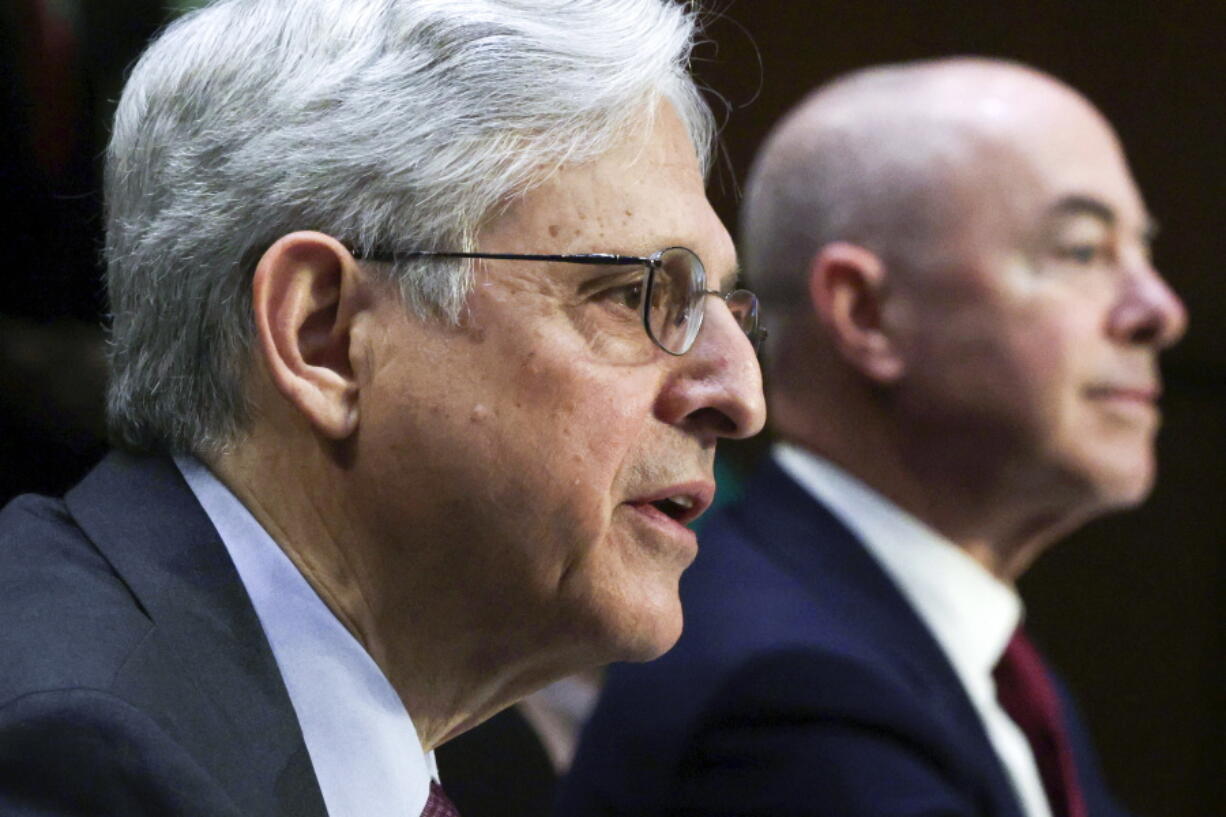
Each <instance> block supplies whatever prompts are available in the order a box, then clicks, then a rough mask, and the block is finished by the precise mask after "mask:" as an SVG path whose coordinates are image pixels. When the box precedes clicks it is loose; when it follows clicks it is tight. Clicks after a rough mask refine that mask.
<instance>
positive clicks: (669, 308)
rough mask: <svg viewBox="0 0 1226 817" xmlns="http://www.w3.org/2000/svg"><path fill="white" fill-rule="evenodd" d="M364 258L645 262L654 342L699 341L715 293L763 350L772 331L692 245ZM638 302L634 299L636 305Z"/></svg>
mask: <svg viewBox="0 0 1226 817" xmlns="http://www.w3.org/2000/svg"><path fill="white" fill-rule="evenodd" d="M354 257H355V258H357V259H359V260H365V261H376V262H380V263H394V262H396V261H405V260H409V259H413V258H476V259H489V260H495V261H552V262H557V263H562V264H590V265H601V266H636V265H640V266H643V267H644V268H645V269H646V270H647V273H646V275H645V276H644V278H643V281H642V282H641V283H640V284H637V288H638V290H637V293H636V292H633V291H632V292H631V293H630V298H635V297H637V298H638V299H639V301H640V303H639V304H638V305H637V308H638V309H639V311H640V313H641V315H642V319H643V328H644V329H645V330H646V331H647V336H648V337H649V338H651V340H652V342H653V343H655V344H656V346H659V347H660V348H661V349H663V350H664V351H665V352H668V353H669V354H670V355H678V356H679V355H684V354H685V353H686V352H688V351H689V350H690V348H691V347H693V345H694V341H695V339H697V337H698V330H700V329H701V328H702V321H703V316H704V315H705V314H706V307H705V304H706V299H707V296H708V295H715V296H716V297H719V298H721V299H723V301H724V303H726V304H727V305H728V309H729V311H731V312H732V317H733V318H734V319H735V320H736V322H737V325H738V326H740V328H741V331H742V332H744V333H745V335H746V337H748V338H749V341H750V343H752V344H753V348H754V351H755V352H757V351H758V349H759V348H760V347H761V345H762V341H763V340H764V339H765V338H766V330H765V329H764V328H763V327H762V326H761V325H760V322H759V317H758V296H756V295H754V294H753V293H752V292H750V291H749V290H747V289H734V290H732V291H731V292H727V293H725V292H720V291H719V290H714V289H707V271H706V268H705V267H703V265H702V261H701V260H700V259H699V258H698V256H697V255H696V254H695V253H694V251H693V250H690V249H688V248H686V247H665V248H664V249H662V250H660V251H659V252H654V253H652V254H651V255H648V256H634V255H617V254H615V253H579V254H568V255H541V254H533V253H490V252H433V251H429V250H413V251H410V252H397V253H391V252H380V251H375V252H371V253H367V254H359V253H354ZM631 305H633V304H631Z"/></svg>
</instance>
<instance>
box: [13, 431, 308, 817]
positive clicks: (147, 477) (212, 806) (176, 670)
mask: <svg viewBox="0 0 1226 817" xmlns="http://www.w3.org/2000/svg"><path fill="white" fill-rule="evenodd" d="M0 621H2V622H4V624H3V627H2V628H0V814H3V815H5V817H10V815H36V814H37V815H40V816H45V815H124V816H125V817H138V816H139V815H150V816H151V817H152V816H153V815H157V817H166V815H176V817H177V816H178V815H193V816H195V815H201V816H203V815H209V817H214V816H215V815H225V816H226V817H238V816H239V815H243V817H273V815H283V817H324V814H325V809H324V803H323V798H322V796H321V795H320V793H319V786H318V784H317V783H316V780H315V776H314V772H313V770H312V768H311V762H310V759H309V757H308V755H307V750H306V745H305V744H304V743H303V739H302V733H301V731H300V729H299V727H298V721H297V718H296V717H295V715H294V710H293V708H292V706H291V704H290V700H289V696H288V694H287V693H286V690H285V686H284V684H283V682H282V680H281V675H280V673H279V671H278V670H277V666H276V663H275V661H274V659H273V656H272V652H271V650H270V649H269V646H268V643H267V641H266V639H265V637H264V632H263V630H262V629H261V628H260V624H259V621H258V620H257V618H256V615H255V611H254V610H253V608H252V606H251V602H250V600H249V599H248V597H247V594H246V591H245V590H244V589H243V586H242V583H241V582H240V580H239V577H238V574H237V572H236V571H235V568H234V566H233V564H232V563H231V561H230V558H229V556H228V554H227V553H226V550H225V547H224V546H223V545H222V543H221V540H220V538H219V537H218V536H217V533H216V531H215V530H214V529H213V526H212V524H211V523H210V522H209V520H208V517H207V516H206V515H205V513H204V511H203V510H202V509H201V508H200V506H199V504H197V502H196V500H195V497H194V496H193V495H192V493H191V491H190V489H189V488H188V487H187V485H186V484H185V483H184V482H183V479H182V478H181V476H180V475H179V473H178V470H177V469H176V468H175V467H174V465H173V463H171V462H170V461H169V460H166V459H139V458H134V457H130V456H126V455H122V454H114V455H111V456H109V457H108V458H107V459H106V460H104V461H103V463H102V464H101V465H100V466H98V468H96V469H95V470H94V471H93V472H91V473H90V475H89V476H88V477H86V479H85V480H84V481H83V482H82V483H81V484H80V485H78V486H77V487H76V488H74V489H73V490H72V491H71V492H69V493H68V495H67V497H66V498H65V500H64V501H59V500H52V499H46V498H42V497H32V496H26V497H21V498H19V499H17V500H15V501H14V502H13V503H11V504H10V505H8V506H7V507H6V508H5V509H4V510H3V511H2V512H0Z"/></svg>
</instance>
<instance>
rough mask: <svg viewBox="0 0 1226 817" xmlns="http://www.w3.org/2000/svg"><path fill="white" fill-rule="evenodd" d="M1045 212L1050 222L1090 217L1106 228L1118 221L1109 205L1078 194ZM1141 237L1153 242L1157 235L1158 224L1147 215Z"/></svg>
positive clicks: (1058, 201)
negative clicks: (1075, 217)
mask: <svg viewBox="0 0 1226 817" xmlns="http://www.w3.org/2000/svg"><path fill="white" fill-rule="evenodd" d="M1047 212H1048V219H1049V220H1051V221H1055V220H1057V219H1062V218H1071V217H1074V216H1090V217H1091V218H1096V219H1098V220H1099V221H1101V222H1102V223H1103V224H1105V225H1107V226H1108V227H1114V226H1115V225H1116V224H1117V223H1118V221H1119V219H1118V218H1117V216H1116V214H1115V210H1114V209H1113V208H1112V207H1111V205H1109V204H1107V203H1106V202H1104V201H1102V200H1101V199H1097V198H1095V197H1094V196H1087V195H1083V194H1079V193H1074V194H1071V195H1068V196H1063V197H1062V198H1060V199H1058V200H1057V201H1056V203H1055V204H1053V205H1052V206H1051V207H1050V208H1048V211H1047ZM1141 235H1142V236H1143V237H1144V238H1145V240H1146V241H1153V240H1154V238H1155V237H1157V235H1158V222H1157V221H1155V220H1154V218H1153V217H1152V216H1150V215H1148V214H1146V216H1145V222H1144V224H1143V225H1142V227H1141Z"/></svg>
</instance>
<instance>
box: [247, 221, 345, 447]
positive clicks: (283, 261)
mask: <svg viewBox="0 0 1226 817" xmlns="http://www.w3.org/2000/svg"><path fill="white" fill-rule="evenodd" d="M364 290H365V286H364V278H363V276H362V274H361V270H360V268H359V267H358V264H357V262H356V261H354V259H353V256H352V255H351V254H350V253H349V251H348V250H347V249H346V248H345V247H344V245H342V244H341V243H340V242H339V241H337V240H336V239H334V238H332V237H330V236H327V235H324V234H323V233H317V232H297V233H291V234H289V235H286V236H283V237H282V238H281V239H279V240H278V241H277V242H276V243H275V244H273V245H272V246H271V247H269V248H268V251H267V252H265V253H264V255H263V257H262V258H261V259H260V262H259V264H258V265H257V266H256V269H255V276H254V278H253V280H252V309H253V311H254V313H255V315H254V317H255V324H256V332H257V338H258V340H257V342H258V344H259V351H260V354H261V356H262V358H263V360H264V364H265V367H266V368H267V370H268V374H269V377H270V379H271V381H272V383H273V385H274V386H275V387H276V388H277V390H278V391H279V392H280V393H281V395H282V396H283V397H284V398H285V399H286V400H287V401H288V402H289V403H290V404H291V405H292V406H293V407H294V408H296V409H297V410H298V412H299V413H300V414H301V415H302V416H303V417H304V418H306V420H307V422H309V423H310V424H311V426H312V427H314V428H315V429H316V430H317V431H318V432H319V433H321V434H323V435H324V436H325V437H328V438H330V439H334V440H341V439H344V438H346V437H348V436H350V435H351V434H353V433H354V431H356V430H357V427H358V383H357V380H356V378H355V377H354V370H353V366H352V363H351V359H352V358H351V353H352V350H351V348H350V346H351V340H352V337H351V330H352V328H353V324H354V318H355V317H356V316H357V315H358V314H360V313H361V312H362V310H364V309H366V308H367V307H366V304H367V302H368V299H367V298H366V293H365V291H364Z"/></svg>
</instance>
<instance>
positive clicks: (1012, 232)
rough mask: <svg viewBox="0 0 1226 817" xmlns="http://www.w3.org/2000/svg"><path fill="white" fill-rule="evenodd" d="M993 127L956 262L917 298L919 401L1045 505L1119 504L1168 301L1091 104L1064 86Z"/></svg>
mask: <svg viewBox="0 0 1226 817" xmlns="http://www.w3.org/2000/svg"><path fill="white" fill-rule="evenodd" d="M1001 139H1002V140H1003V143H1004V144H1003V150H1000V151H992V152H991V154H992V155H993V156H994V157H995V161H993V162H991V163H989V162H987V161H984V162H981V163H980V165H981V166H979V167H977V168H976V173H977V174H978V175H977V176H975V177H973V178H972V177H971V176H968V177H967V178H966V179H964V180H963V181H964V182H965V189H967V190H970V191H971V192H970V193H968V194H967V195H968V201H970V202H972V203H973V205H974V212H973V213H971V214H968V218H967V221H966V226H965V228H964V232H963V235H962V236H961V238H962V240H963V242H964V243H963V244H961V245H960V246H961V247H962V252H961V258H962V259H963V260H962V262H961V263H960V264H958V265H955V266H956V267H957V268H955V269H952V270H949V271H947V273H946V274H943V275H939V276H937V277H936V278H934V279H933V280H930V281H928V284H929V286H928V291H926V292H924V293H922V294H918V295H916V298H917V302H919V303H920V305H919V306H918V307H917V309H916V314H922V315H928V316H932V320H931V321H930V322H929V323H927V324H925V325H924V326H923V327H922V329H921V331H920V332H918V333H917V335H916V341H917V342H916V343H915V348H914V349H912V353H913V355H914V356H915V358H916V360H918V361H920V362H921V364H922V365H921V366H920V367H919V368H920V369H921V370H922V372H921V374H920V375H919V377H920V378H921V379H926V380H928V381H930V382H928V383H926V384H925V385H924V388H923V389H922V390H921V392H920V393H921V394H922V395H923V397H922V400H921V406H922V408H921V411H922V413H923V414H924V415H926V416H927V417H928V418H929V419H936V420H937V421H941V422H949V423H950V433H951V440H954V439H957V435H958V434H966V433H967V431H968V430H969V431H971V432H972V434H974V436H975V439H977V440H980V441H982V440H990V442H989V443H988V444H987V445H985V446H984V447H983V448H982V450H981V451H980V452H979V456H980V457H982V458H984V459H985V460H992V461H993V464H994V466H999V467H1000V468H1003V469H1004V470H1003V471H998V473H1007V474H1009V476H1010V477H1011V478H1014V479H1016V478H1018V477H1021V478H1022V484H1025V485H1027V486H1028V490H1029V491H1032V492H1033V493H1035V494H1044V493H1050V494H1051V499H1052V502H1054V503H1063V502H1068V501H1075V502H1078V503H1081V504H1082V506H1083V507H1085V508H1086V509H1087V510H1103V509H1106V508H1109V507H1115V506H1121V505H1129V504H1133V503H1135V502H1138V501H1140V500H1141V499H1142V498H1144V496H1145V495H1146V494H1147V493H1148V490H1149V488H1150V486H1151V484H1152V482H1153V476H1154V455H1153V448H1154V446H1153V442H1154V436H1155V434H1156V432H1157V429H1158V426H1159V419H1160V418H1159V410H1158V407H1157V400H1158V397H1159V394H1160V391H1161V383H1160V377H1159V372H1158V363H1157V358H1158V352H1159V351H1160V350H1161V349H1163V348H1165V347H1167V346H1169V345H1170V344H1172V343H1174V342H1175V341H1176V340H1177V339H1178V338H1179V337H1180V335H1181V334H1182V332H1183V328H1184V324H1185V314H1184V310H1183V307H1182V304H1181V303H1180V302H1179V300H1178V299H1177V298H1176V296H1175V295H1174V294H1173V293H1172V292H1171V291H1170V290H1169V288H1168V287H1167V285H1166V284H1165V282H1164V281H1163V280H1162V279H1161V277H1160V276H1159V274H1158V273H1157V271H1156V270H1155V269H1154V268H1153V266H1152V264H1151V261H1150V254H1149V240H1150V235H1151V223H1150V220H1149V217H1148V214H1147V212H1146V210H1145V207H1144V204H1143V202H1142V200H1141V196H1140V194H1139V192H1138V191H1137V189H1136V185H1135V184H1134V182H1133V180H1132V177H1131V174H1130V173H1129V171H1128V168H1127V165H1126V163H1125V160H1124V157H1123V154H1122V152H1121V150H1120V148H1119V146H1118V143H1117V141H1116V139H1115V136H1114V134H1113V133H1112V132H1111V131H1110V129H1109V128H1108V127H1107V125H1106V123H1105V122H1104V121H1103V120H1102V119H1101V117H1100V116H1099V115H1098V114H1097V113H1096V112H1094V111H1093V110H1092V109H1090V108H1089V107H1088V106H1087V105H1085V104H1084V103H1083V102H1081V101H1080V100H1077V99H1075V98H1073V97H1072V96H1071V95H1068V94H1063V95H1062V96H1060V97H1059V98H1058V99H1055V98H1053V99H1050V100H1047V101H1046V102H1045V104H1044V105H1042V106H1040V107H1039V108H1038V111H1037V113H1036V115H1035V116H1034V117H1032V119H1031V120H1030V122H1029V123H1028V124H1027V125H1026V126H1023V127H1020V128H1017V129H1015V130H1014V131H1013V132H1011V133H1010V134H1009V135H1008V136H1005V137H1001ZM988 164H992V166H991V167H987V165H988ZM989 176H990V177H991V183H985V179H988V178H989ZM976 184H978V185H980V187H981V192H978V193H975V192H974V188H975V185H976ZM942 417H943V418H944V419H943V420H942V419H941V418H942ZM959 429H961V430H959Z"/></svg>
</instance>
